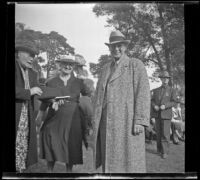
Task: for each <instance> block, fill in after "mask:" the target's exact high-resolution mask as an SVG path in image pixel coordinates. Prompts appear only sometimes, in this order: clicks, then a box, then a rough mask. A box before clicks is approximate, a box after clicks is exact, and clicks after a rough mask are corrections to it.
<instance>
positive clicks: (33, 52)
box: [15, 45, 39, 55]
mask: <svg viewBox="0 0 200 180" xmlns="http://www.w3.org/2000/svg"><path fill="white" fill-rule="evenodd" d="M15 50H17V51H25V52H28V53H31V54H34V55H38V54H39V52H38V51H37V50H36V49H33V48H31V47H26V46H21V45H17V46H16V47H15Z"/></svg>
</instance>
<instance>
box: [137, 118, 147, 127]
mask: <svg viewBox="0 0 200 180" xmlns="http://www.w3.org/2000/svg"><path fill="white" fill-rule="evenodd" d="M135 124H139V125H142V126H149V124H150V120H149V119H148V118H143V119H135Z"/></svg>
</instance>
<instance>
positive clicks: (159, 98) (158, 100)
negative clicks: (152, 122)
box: [151, 86, 176, 119]
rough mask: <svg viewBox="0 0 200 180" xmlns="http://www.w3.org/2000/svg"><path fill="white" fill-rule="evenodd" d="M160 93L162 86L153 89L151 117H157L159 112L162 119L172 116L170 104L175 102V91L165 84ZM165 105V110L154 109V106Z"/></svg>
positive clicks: (172, 104)
mask: <svg viewBox="0 0 200 180" xmlns="http://www.w3.org/2000/svg"><path fill="white" fill-rule="evenodd" d="M161 93H162V86H161V87H159V88H157V89H154V90H153V96H152V99H151V103H152V117H154V118H157V117H158V116H159V113H160V115H161V118H162V119H171V118H172V106H174V105H175V103H176V92H175V90H173V89H172V88H171V87H170V86H167V87H166V88H165V90H164V92H163V94H161ZM155 105H157V106H159V107H160V106H161V105H165V108H166V109H165V110H159V111H155V109H154V106H155Z"/></svg>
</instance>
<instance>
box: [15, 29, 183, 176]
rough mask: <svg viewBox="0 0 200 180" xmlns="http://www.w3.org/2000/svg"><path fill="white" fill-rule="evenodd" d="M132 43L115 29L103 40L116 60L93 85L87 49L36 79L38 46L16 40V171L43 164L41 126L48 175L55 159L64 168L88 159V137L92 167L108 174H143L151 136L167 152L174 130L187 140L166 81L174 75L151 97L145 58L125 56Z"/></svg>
mask: <svg viewBox="0 0 200 180" xmlns="http://www.w3.org/2000/svg"><path fill="white" fill-rule="evenodd" d="M129 43H130V41H129V40H127V39H125V37H124V35H123V34H122V33H121V32H119V31H113V32H111V34H110V37H109V42H108V43H105V44H106V46H108V48H109V50H110V54H111V56H112V61H111V62H109V63H107V64H106V65H105V66H104V67H103V69H102V71H101V74H100V77H99V79H98V83H97V86H96V88H95V87H94V82H93V81H92V80H91V79H89V78H88V75H87V71H86V70H85V69H84V66H85V64H86V61H85V59H84V58H83V57H82V56H81V55H75V56H60V58H58V59H57V60H56V61H55V63H56V67H57V72H56V73H55V74H54V76H53V77H51V78H49V79H47V80H45V79H40V81H38V78H37V73H36V72H35V71H34V70H33V69H32V61H33V58H34V56H35V55H37V54H38V51H37V49H36V47H35V45H34V44H33V43H32V42H29V41H24V40H21V41H19V42H16V46H15V54H16V56H15V58H16V63H15V64H16V72H15V75H16V76H15V78H16V79H15V80H16V171H17V172H24V171H25V170H26V169H27V168H28V167H29V166H30V165H32V164H35V163H37V160H38V158H37V157H38V156H37V139H36V129H39V134H40V139H39V147H40V154H39V157H40V158H41V159H45V160H46V161H47V167H48V172H49V173H51V172H53V168H54V165H55V162H56V161H59V162H63V163H65V165H66V172H72V171H73V166H74V165H76V164H83V151H82V143H83V144H84V145H85V147H86V149H87V148H88V146H91V147H92V149H93V155H94V156H93V160H94V168H99V167H100V166H102V172H103V173H119V172H120V173H145V172H146V159H145V157H146V156H145V138H149V139H150V140H152V139H154V138H156V141H157V151H158V153H159V154H160V155H161V156H162V158H166V157H167V154H168V153H169V152H168V151H169V141H170V129H171V132H172V138H173V141H174V143H178V141H179V140H184V138H185V136H184V119H183V118H182V115H181V113H180V104H181V103H177V102H178V101H177V97H176V92H175V91H174V90H173V89H172V88H171V87H170V86H169V85H168V82H169V79H170V76H169V74H168V73H167V72H163V73H162V74H161V75H160V78H161V81H162V86H161V87H159V88H157V89H155V90H154V91H153V93H152V96H151V92H150V86H149V80H148V76H147V72H146V69H145V66H144V64H143V63H142V61H140V60H138V59H136V58H130V57H128V55H127V48H128V45H129ZM36 127H37V128H36ZM88 137H90V140H91V141H92V143H91V144H88Z"/></svg>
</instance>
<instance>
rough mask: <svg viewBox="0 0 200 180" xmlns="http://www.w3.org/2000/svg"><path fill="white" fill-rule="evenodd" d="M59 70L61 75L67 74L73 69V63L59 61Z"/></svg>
mask: <svg viewBox="0 0 200 180" xmlns="http://www.w3.org/2000/svg"><path fill="white" fill-rule="evenodd" d="M59 70H60V72H61V74H62V75H69V74H71V72H72V71H73V65H72V64H69V63H59Z"/></svg>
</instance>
